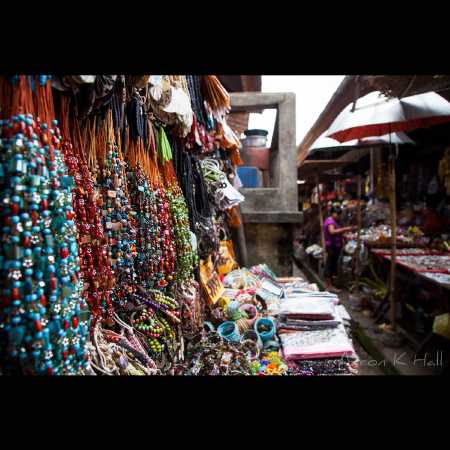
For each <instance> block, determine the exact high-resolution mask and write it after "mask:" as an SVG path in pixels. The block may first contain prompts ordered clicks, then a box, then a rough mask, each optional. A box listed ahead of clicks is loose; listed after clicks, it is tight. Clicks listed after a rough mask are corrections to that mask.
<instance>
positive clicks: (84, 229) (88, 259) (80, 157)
mask: <svg viewBox="0 0 450 450" xmlns="http://www.w3.org/2000/svg"><path fill="white" fill-rule="evenodd" d="M60 105H61V108H60V116H61V121H62V124H63V130H64V134H65V136H67V138H69V137H71V138H72V139H71V140H69V139H65V141H64V145H63V149H64V153H65V160H66V164H67V166H68V170H69V173H70V174H71V175H72V176H73V177H74V180H75V186H74V189H73V197H74V201H73V204H74V219H75V222H76V225H77V230H78V243H79V256H80V270H81V273H82V279H83V282H84V287H83V296H84V297H85V298H86V300H87V303H88V305H89V309H90V311H91V314H92V328H93V327H95V324H96V323H97V321H98V320H102V319H104V318H109V319H110V318H111V316H112V311H113V309H112V303H111V289H112V286H113V284H114V280H113V276H112V272H111V268H110V263H109V255H108V243H107V239H106V236H105V233H104V229H103V225H102V219H101V214H100V210H99V205H98V203H99V202H101V199H100V196H99V194H98V191H97V190H96V188H95V185H94V180H93V178H92V176H91V173H92V172H91V171H90V170H89V168H88V163H87V161H86V157H85V155H84V153H83V151H82V149H83V146H84V143H83V142H84V141H83V139H82V137H81V131H80V129H79V126H78V121H77V120H76V119H75V118H74V117H70V114H69V100H68V98H67V97H65V96H61V103H60ZM89 126H90V124H89V123H88V125H87V127H89ZM72 140H73V142H76V145H75V146H74V145H72ZM88 144H89V145H90V149H91V151H92V147H93V146H94V144H93V143H92V142H89V143H88ZM90 159H91V161H94V160H95V161H96V158H93V157H92V156H91V158H90Z"/></svg>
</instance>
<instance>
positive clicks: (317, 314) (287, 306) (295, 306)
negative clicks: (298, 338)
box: [279, 296, 334, 320]
mask: <svg viewBox="0 0 450 450" xmlns="http://www.w3.org/2000/svg"><path fill="white" fill-rule="evenodd" d="M279 313H280V314H281V315H284V316H288V317H289V318H298V319H317V320H325V319H333V318H334V305H333V304H332V303H331V302H330V301H329V299H324V298H315V297H308V296H297V297H288V298H286V299H284V300H283V301H282V302H281V304H280V310H279Z"/></svg>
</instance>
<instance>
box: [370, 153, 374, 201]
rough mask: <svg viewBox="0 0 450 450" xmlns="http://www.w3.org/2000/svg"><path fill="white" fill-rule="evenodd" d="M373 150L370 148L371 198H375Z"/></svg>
mask: <svg viewBox="0 0 450 450" xmlns="http://www.w3.org/2000/svg"><path fill="white" fill-rule="evenodd" d="M374 152H375V149H374V148H373V147H371V148H370V195H371V196H372V197H371V198H374V196H375V174H374V166H375V154H374Z"/></svg>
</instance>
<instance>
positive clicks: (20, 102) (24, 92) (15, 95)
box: [10, 75, 34, 116]
mask: <svg viewBox="0 0 450 450" xmlns="http://www.w3.org/2000/svg"><path fill="white" fill-rule="evenodd" d="M11 95H12V102H11V112H10V114H11V115H17V114H32V115H33V116H34V105H33V93H32V91H31V85H30V82H29V80H28V77H27V75H19V76H18V80H17V84H14V85H13V87H12V92H11Z"/></svg>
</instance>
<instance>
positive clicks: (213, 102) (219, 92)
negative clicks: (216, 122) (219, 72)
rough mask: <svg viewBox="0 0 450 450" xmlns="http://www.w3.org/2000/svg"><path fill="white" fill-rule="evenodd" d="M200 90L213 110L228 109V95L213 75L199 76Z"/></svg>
mask: <svg viewBox="0 0 450 450" xmlns="http://www.w3.org/2000/svg"><path fill="white" fill-rule="evenodd" d="M201 90H202V94H203V97H204V99H205V100H206V101H207V102H208V104H209V106H210V107H211V109H212V110H213V111H228V110H229V109H230V95H229V94H228V92H227V91H226V90H225V88H224V87H223V86H222V83H221V82H220V81H219V79H218V78H217V77H216V76H215V75H205V76H202V77H201Z"/></svg>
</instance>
